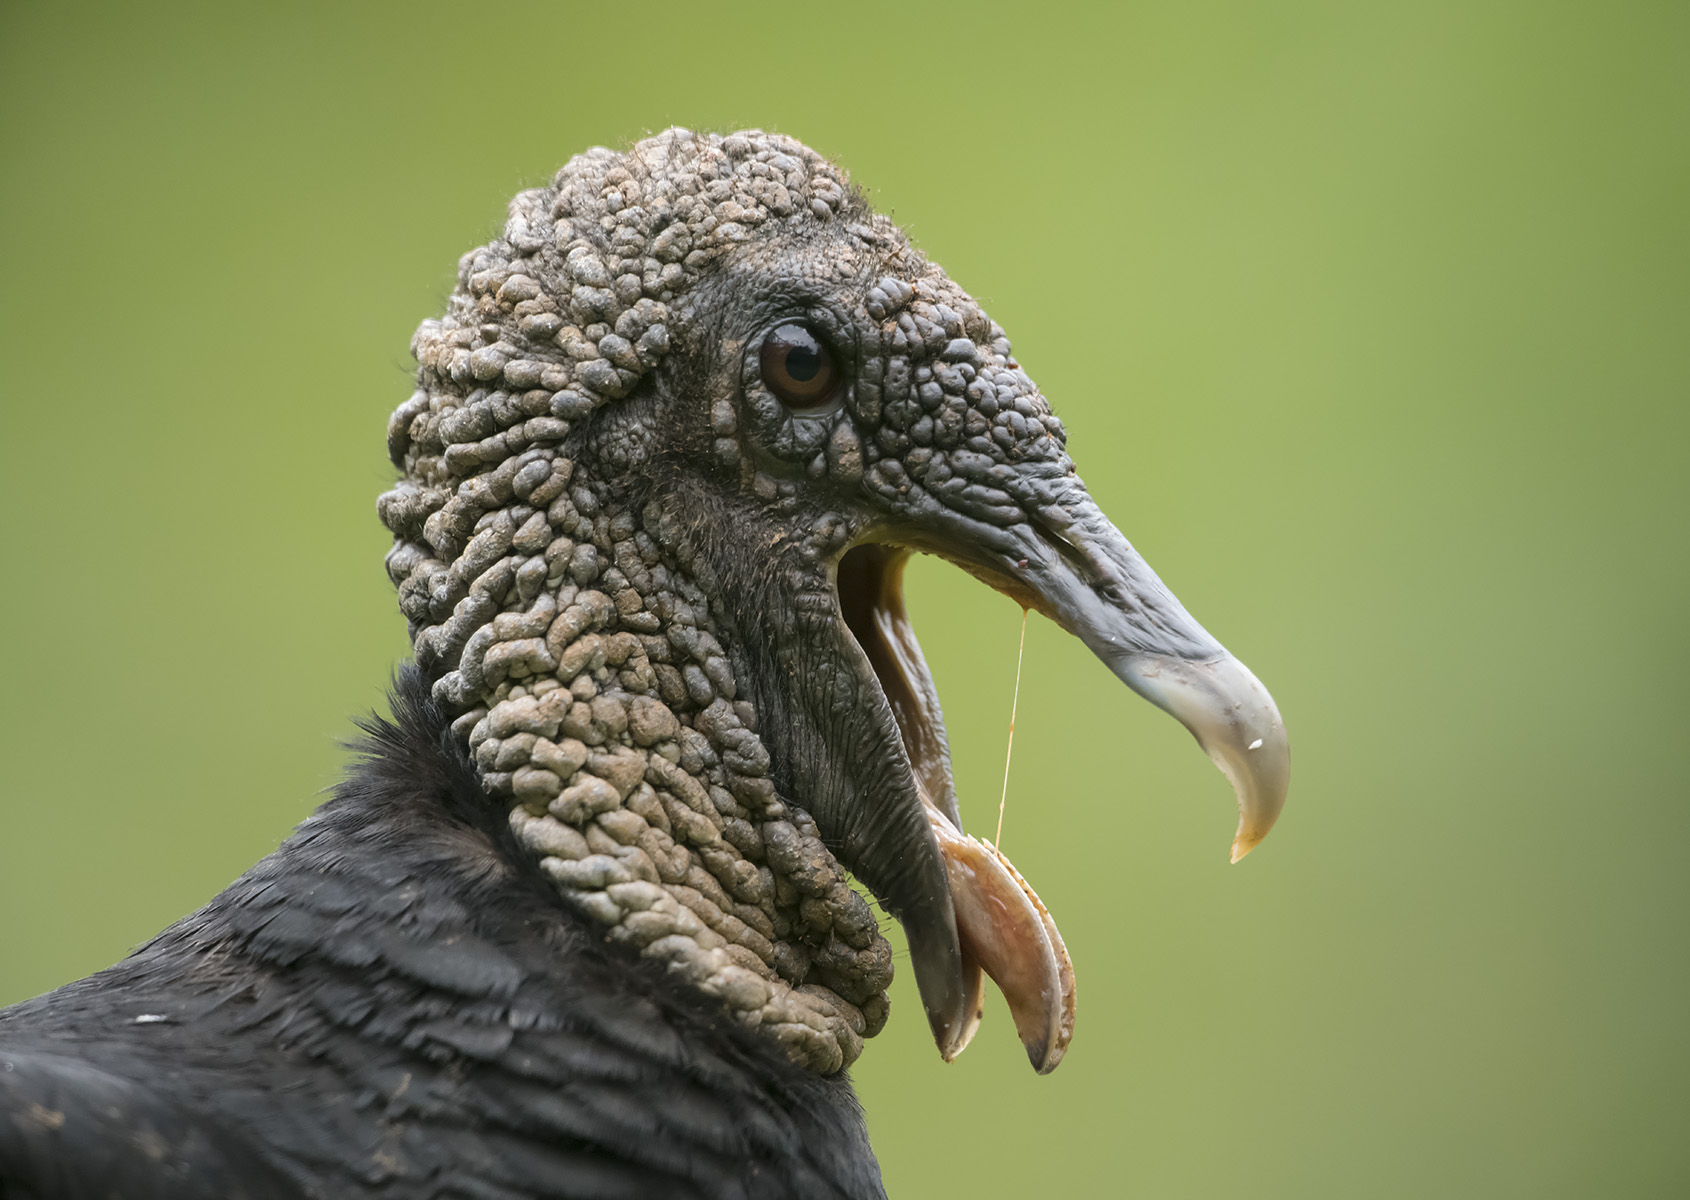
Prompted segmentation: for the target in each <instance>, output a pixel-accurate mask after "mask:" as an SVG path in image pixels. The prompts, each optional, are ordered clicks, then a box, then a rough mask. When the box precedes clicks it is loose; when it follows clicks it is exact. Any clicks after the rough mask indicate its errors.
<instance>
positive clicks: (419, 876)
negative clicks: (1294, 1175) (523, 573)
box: [0, 669, 884, 1200]
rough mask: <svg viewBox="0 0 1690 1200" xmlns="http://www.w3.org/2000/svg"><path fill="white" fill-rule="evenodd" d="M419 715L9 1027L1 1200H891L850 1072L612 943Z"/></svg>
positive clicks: (407, 700)
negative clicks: (816, 1199) (92, 970)
mask: <svg viewBox="0 0 1690 1200" xmlns="http://www.w3.org/2000/svg"><path fill="white" fill-rule="evenodd" d="M427 697H428V689H427V684H426V681H425V680H424V679H423V678H422V677H421V676H420V674H419V673H417V672H416V671H415V670H414V669H407V670H406V671H405V672H404V673H403V674H402V676H401V678H400V680H399V682H398V685H397V687H396V694H395V701H394V711H395V713H396V722H397V723H396V724H388V723H386V722H373V723H371V724H370V725H369V727H368V732H369V737H368V739H367V740H366V741H365V742H364V743H363V746H362V747H361V749H362V751H363V755H364V757H363V760H362V761H361V762H360V763H359V765H358V766H357V767H356V769H355V770H354V771H353V772H352V774H351V777H350V778H349V779H348V780H347V782H345V783H344V784H342V785H341V786H340V787H339V788H338V789H337V790H336V793H335V795H334V797H333V798H332V799H331V800H330V801H329V802H328V803H326V804H324V805H323V807H322V808H320V809H319V810H318V811H317V812H316V813H315V814H313V816H312V817H311V818H310V819H309V820H307V821H306V822H305V823H304V824H303V825H301V826H300V828H299V830H298V831H297V832H296V833H295V834H294V835H293V836H292V837H291V838H290V839H289V840H288V841H287V842H286V843H285V844H284V845H283V846H282V847H281V848H280V849H279V850H277V851H276V853H274V854H272V855H270V856H269V857H268V858H266V859H264V860H263V861H262V862H260V863H259V864H258V865H257V866H255V867H254V868H253V869H252V870H251V871H249V872H248V873H247V874H246V875H244V876H243V877H242V878H241V879H239V880H237V881H236V882H235V883H234V884H233V885H231V886H230V887H229V888H228V889H227V890H226V891H224V892H223V893H222V894H221V895H220V896H218V897H217V898H216V899H215V900H213V901H212V902H211V903H210V904H209V905H207V906H206V907H205V908H204V909H202V910H200V911H199V912H197V913H195V914H193V915H192V916H189V917H187V918H185V919H184V920H182V921H180V922H178V923H177V924H175V925H173V926H171V927H170V928H169V929H167V930H165V931H164V932H163V933H161V934H160V935H159V936H158V937H157V938H155V939H153V940H152V941H151V942H149V943H148V944H146V945H145V946H143V947H141V948H140V949H139V950H137V951H136V952H135V953H134V954H133V955H131V956H130V957H129V958H127V959H125V960H123V961H122V962H120V963H118V964H117V965H115V966H113V967H111V968H110V969H108V970H106V971H102V972H100V973H99V974H97V975H93V976H91V977H89V978H87V979H84V980H80V981H78V982H76V983H72V984H69V985H67V986H65V987H63V988H60V989H59V990H57V991H55V992H51V993H49V994H47V995H44V996H40V997H37V998H36V999H33V1000H30V1001H27V1002H25V1003H22V1004H19V1005H15V1006H13V1007H11V1008H8V1009H5V1010H0V1200H19V1198H22V1197H37V1198H39V1200H47V1198H48V1197H55V1198H56V1197H64V1198H66V1200H73V1198H79V1197H89V1198H92V1197H102V1198H106V1197H125V1198H129V1197H167V1196H168V1197H178V1198H183V1200H188V1198H193V1197H214V1196H215V1197H251V1198H253V1200H259V1198H269V1197H306V1196H312V1197H315V1196H323V1197H329V1196H334V1197H356V1196H382V1197H466V1198H468V1197H474V1198H477V1200H495V1198H499V1200H503V1198H506V1197H513V1198H514V1197H519V1196H546V1197H589V1196H590V1197H647V1196H651V1197H659V1196H699V1197H715V1196H747V1197H755V1196H771V1197H772V1196H828V1197H833V1196H841V1197H844V1196H850V1197H864V1196H868V1197H872V1196H882V1195H883V1194H884V1193H883V1191H882V1189H881V1185H880V1179H879V1169H878V1167H877V1165H876V1163H875V1159H874V1156H873V1153H872V1151H871V1150H870V1149H869V1146H868V1139H867V1135H866V1132H865V1129H864V1126H863V1121H862V1116H861V1112H860V1110H859V1108H858V1106H857V1102H856V1100H855V1098H854V1097H853V1095H852V1093H851V1090H850V1086H849V1083H848V1082H847V1080H846V1079H845V1078H844V1077H843V1075H841V1076H837V1077H834V1078H820V1077H817V1076H815V1075H812V1074H809V1073H807V1072H804V1071H802V1070H800V1069H798V1068H797V1067H795V1066H793V1065H792V1064H790V1063H789V1062H787V1060H786V1059H785V1058H784V1057H782V1056H781V1055H780V1053H779V1052H778V1050H777V1049H776V1047H775V1046H774V1045H773V1044H772V1043H771V1042H770V1041H769V1040H768V1039H766V1038H764V1037H761V1036H758V1035H756V1034H753V1033H750V1032H747V1031H745V1030H743V1029H741V1028H739V1027H738V1026H736V1025H734V1024H733V1023H731V1022H730V1021H728V1020H727V1019H725V1018H724V1017H723V1016H722V1015H720V1013H719V1012H718V1011H716V1010H714V1009H713V1008H712V1007H711V1005H710V1003H709V1001H708V1000H707V999H706V998H704V997H702V996H700V995H696V994H694V993H692V992H691V991H690V990H689V989H685V988H677V987H674V986H672V984H671V983H670V982H669V981H668V980H667V979H665V977H664V975H663V973H662V970H661V968H659V967H656V966H655V965H653V964H651V963H649V962H643V961H640V960H637V959H635V958H634V957H632V955H630V954H628V953H625V952H622V951H620V950H617V949H614V948H611V947H608V946H605V945H604V944H603V943H602V942H601V941H600V939H599V937H598V935H596V934H595V932H594V930H593V929H592V928H591V927H590V926H589V925H588V924H586V923H585V922H584V921H583V920H582V919H580V918H578V917H577V916H575V915H574V914H573V913H571V912H570V911H569V910H568V909H566V908H564V907H563V906H562V903H561V902H560V900H559V899H558V897H557V893H556V891H555V889H554V888H552V887H551V886H550V884H549V883H548V882H547V881H546V880H545V879H544V878H543V877H541V876H540V875H539V873H538V872H537V870H536V869H535V868H533V867H531V866H530V865H528V861H529V860H528V858H527V856H525V855H524V854H522V853H520V852H519V851H518V849H517V848H516V847H515V846H513V845H511V844H509V835H508V833H507V832H506V829H505V825H504V821H503V812H502V809H500V808H496V807H495V806H493V805H492V804H490V803H489V802H488V801H486V799H485V798H484V797H483V795H482V793H481V789H480V787H479V785H478V784H477V782H476V779H475V776H474V774H473V771H472V769H471V767H470V764H469V763H468V762H467V760H466V759H465V758H464V757H463V754H462V752H461V751H459V750H458V749H457V748H456V747H455V746H454V745H453V744H452V743H451V741H450V740H449V738H448V737H447V736H445V734H446V730H445V722H444V719H443V718H442V716H441V714H440V713H439V711H438V709H436V708H435V706H434V705H433V703H432V702H431V701H430V700H429V699H428V698H427Z"/></svg>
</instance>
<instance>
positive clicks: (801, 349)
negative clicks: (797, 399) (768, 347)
mask: <svg viewBox="0 0 1690 1200" xmlns="http://www.w3.org/2000/svg"><path fill="white" fill-rule="evenodd" d="M821 369H822V355H821V347H819V346H817V345H816V343H815V342H814V341H812V340H811V339H810V338H808V337H806V338H805V339H804V341H803V342H800V343H799V344H798V345H796V346H793V347H792V348H791V349H789V350H788V351H787V352H786V373H787V374H788V375H790V376H792V378H793V379H794V380H795V381H796V382H798V383H809V382H810V380H812V379H814V378H815V377H816V372H818V371H820V370H821Z"/></svg>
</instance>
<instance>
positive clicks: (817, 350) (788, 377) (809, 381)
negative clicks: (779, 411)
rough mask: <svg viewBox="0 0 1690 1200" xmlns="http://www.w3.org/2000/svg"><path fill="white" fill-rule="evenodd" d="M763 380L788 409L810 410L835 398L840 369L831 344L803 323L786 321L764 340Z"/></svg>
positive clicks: (761, 360) (761, 364)
mask: <svg viewBox="0 0 1690 1200" xmlns="http://www.w3.org/2000/svg"><path fill="white" fill-rule="evenodd" d="M759 364H760V366H761V367H762V374H763V383H764V384H765V385H766V386H767V387H768V389H769V390H770V391H771V392H773V393H774V394H775V395H776V396H777V397H778V398H779V399H780V402H781V403H782V404H784V405H786V406H787V407H788V408H791V409H796V410H798V411H800V412H806V411H810V410H813V409H817V408H820V407H821V406H822V405H824V404H827V403H829V402H830V401H832V399H833V397H834V393H835V392H837V391H838V387H839V370H838V368H837V367H835V366H834V364H833V354H832V352H831V351H829V350H828V348H827V346H826V345H825V344H824V343H823V342H822V341H821V340H820V339H819V338H817V337H816V335H815V334H813V333H811V332H810V331H809V329H807V328H805V327H804V326H803V325H796V324H790V323H789V324H786V325H781V326H778V327H776V328H775V330H774V331H773V332H772V333H770V334H769V336H768V337H766V338H765V339H763V352H762V354H761V356H760V358H759Z"/></svg>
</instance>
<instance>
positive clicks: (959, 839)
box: [838, 544, 1075, 1075]
mask: <svg viewBox="0 0 1690 1200" xmlns="http://www.w3.org/2000/svg"><path fill="white" fill-rule="evenodd" d="M909 555H910V552H909V551H908V550H906V549H904V548H902V547H899V546H888V545H879V544H868V545H861V546H856V547H853V548H852V549H851V550H849V551H847V552H846V554H845V556H844V558H842V559H841V560H840V563H839V571H838V586H839V602H840V610H841V612H842V613H843V615H844V618H845V623H846V625H847V626H848V627H849V628H850V630H851V633H852V635H853V636H854V637H855V638H856V640H857V643H858V645H860V646H861V647H862V649H863V653H864V654H865V655H866V656H867V658H868V661H869V665H870V666H871V667H873V669H874V673H875V677H876V679H878V680H879V683H880V686H881V688H882V689H883V690H884V692H885V694H886V699H887V702H888V703H889V704H890V705H891V708H892V713H893V716H894V718H895V719H896V721H897V724H898V730H899V732H900V734H901V735H902V737H903V742H904V751H905V753H906V754H907V755H908V757H909V761H910V768H911V770H912V772H913V774H914V777H915V784H916V790H917V792H918V793H919V795H920V796H921V799H922V802H923V804H924V805H925V806H926V809H927V817H928V823H929V826H930V827H931V829H932V831H933V835H934V838H935V840H936V841H937V842H938V845H939V853H940V855H941V856H942V857H943V859H944V862H945V871H946V875H947V877H948V879H949V882H950V888H951V901H952V904H953V905H954V907H955V910H956V921H957V936H958V940H959V941H960V943H961V946H962V953H963V968H964V975H965V987H966V991H967V994H968V995H969V997H970V1005H969V1007H970V1010H971V1016H970V1019H969V1020H968V1022H967V1024H966V1025H965V1026H964V1028H963V1030H962V1031H961V1034H960V1036H959V1037H957V1038H956V1039H955V1040H954V1042H952V1043H951V1044H950V1045H945V1044H941V1045H940V1047H939V1051H940V1054H941V1055H942V1056H943V1057H944V1059H945V1061H947V1062H949V1061H951V1060H952V1059H954V1058H955V1057H956V1056H957V1055H958V1054H960V1053H961V1052H962V1050H963V1048H964V1047H966V1046H967V1045H968V1042H969V1040H970V1039H971V1038H972V1037H973V1036H974V1032H975V1030H976V1029H977V1028H978V1027H979V1023H980V1015H981V999H982V996H983V992H984V981H983V979H982V977H981V972H982V971H984V973H985V974H986V975H989V976H990V977H991V979H992V981H993V982H994V983H996V984H997V985H998V989H999V990H1000V991H1001V992H1002V993H1003V996H1004V999H1005V1001H1006V1002H1007V1003H1008V1004H1009V1010H1010V1015H1011V1016H1012V1017H1013V1018H1014V1021H1015V1027H1016V1031H1017V1032H1018V1033H1019V1034H1020V1036H1021V1041H1022V1044H1023V1045H1024V1046H1025V1047H1026V1048H1027V1057H1028V1059H1029V1060H1031V1062H1032V1064H1033V1068H1034V1069H1035V1070H1036V1071H1038V1072H1039V1074H1041V1075H1043V1074H1047V1073H1048V1072H1050V1071H1052V1070H1054V1069H1055V1068H1056V1065H1057V1063H1059V1062H1061V1061H1062V1056H1063V1054H1064V1053H1065V1052H1066V1051H1067V1048H1068V1042H1069V1040H1070V1039H1071V1038H1072V1037H1073V1033H1074V1008H1075V1004H1074V1000H1075V995H1074V967H1073V963H1072V962H1070V961H1069V958H1068V950H1067V947H1066V946H1064V945H1063V942H1062V936H1061V934H1060V933H1058V932H1057V929H1056V923H1055V921H1053V920H1052V919H1051V916H1050V913H1049V911H1048V910H1047V909H1046V908H1045V906H1044V904H1043V903H1042V902H1040V900H1039V898H1038V895H1037V894H1036V893H1035V892H1034V891H1033V889H1032V888H1031V887H1030V886H1028V884H1027V881H1026V880H1025V879H1023V878H1022V876H1021V873H1020V872H1019V871H1017V870H1016V869H1015V867H1014V866H1013V865H1012V864H1011V863H1010V861H1009V859H1007V858H1005V857H1004V855H1003V853H1002V852H1001V851H999V850H998V849H997V848H996V847H995V846H993V845H992V844H991V843H990V842H984V841H981V840H980V839H978V838H974V837H971V836H969V835H968V834H966V833H964V832H963V831H962V820H961V816H960V814H959V813H958V812H957V808H956V798H955V791H954V788H953V786H952V781H951V768H950V754H949V750H948V749H947V746H946V742H945V727H944V721H943V718H942V717H941V715H940V712H939V697H938V693H937V691H936V690H935V689H934V686H933V680H932V676H931V675H930V674H929V673H928V670H927V663H926V661H925V659H924V658H923V657H922V653H921V646H920V645H919V644H918V643H917V642H916V638H915V630H914V629H913V628H912V627H911V625H910V621H909V616H908V613H907V612H906V611H905V608H904V595H903V578H904V565H905V563H906V562H907V561H908V559H909Z"/></svg>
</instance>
